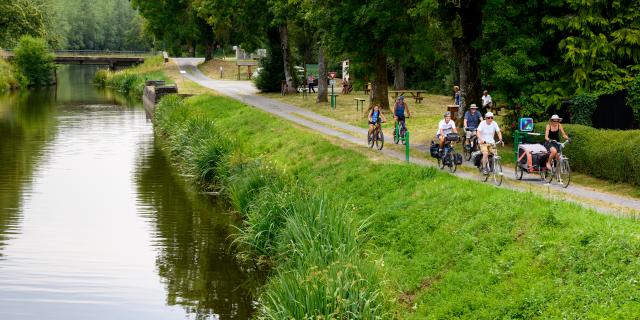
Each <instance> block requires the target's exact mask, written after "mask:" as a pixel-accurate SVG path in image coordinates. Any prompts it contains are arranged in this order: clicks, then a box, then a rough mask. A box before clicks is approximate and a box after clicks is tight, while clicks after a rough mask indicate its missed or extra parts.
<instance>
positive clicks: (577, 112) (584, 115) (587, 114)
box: [570, 93, 598, 127]
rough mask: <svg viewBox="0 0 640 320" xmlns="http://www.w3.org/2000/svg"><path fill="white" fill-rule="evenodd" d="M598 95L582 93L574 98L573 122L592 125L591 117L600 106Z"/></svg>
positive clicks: (571, 108)
mask: <svg viewBox="0 0 640 320" xmlns="http://www.w3.org/2000/svg"><path fill="white" fill-rule="evenodd" d="M597 101H598V97H597V96H595V95H592V94H588V93H581V94H579V95H577V96H575V97H574V98H573V101H572V104H571V107H570V110H571V122H572V123H575V124H581V125H585V126H589V127H591V126H592V125H593V123H592V121H591V117H592V116H593V112H594V111H595V110H596V108H597V107H598V104H597Z"/></svg>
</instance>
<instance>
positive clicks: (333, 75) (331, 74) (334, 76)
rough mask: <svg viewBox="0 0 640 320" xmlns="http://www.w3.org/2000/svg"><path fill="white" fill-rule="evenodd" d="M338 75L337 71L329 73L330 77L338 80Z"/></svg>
mask: <svg viewBox="0 0 640 320" xmlns="http://www.w3.org/2000/svg"><path fill="white" fill-rule="evenodd" d="M336 74H338V73H337V72H335V71H329V77H331V79H335V78H336Z"/></svg>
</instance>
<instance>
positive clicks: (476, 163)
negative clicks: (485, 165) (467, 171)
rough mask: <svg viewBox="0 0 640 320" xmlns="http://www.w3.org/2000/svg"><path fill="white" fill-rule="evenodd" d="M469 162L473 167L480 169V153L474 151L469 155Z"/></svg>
mask: <svg viewBox="0 0 640 320" xmlns="http://www.w3.org/2000/svg"><path fill="white" fill-rule="evenodd" d="M471 161H472V162H473V165H474V166H476V167H478V168H480V163H481V162H482V151H474V152H473V153H472V154H471Z"/></svg>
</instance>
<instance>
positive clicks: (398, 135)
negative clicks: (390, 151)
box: [393, 126, 400, 144]
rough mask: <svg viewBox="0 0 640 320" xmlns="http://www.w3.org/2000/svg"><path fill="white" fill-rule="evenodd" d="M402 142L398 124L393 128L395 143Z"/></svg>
mask: <svg viewBox="0 0 640 320" xmlns="http://www.w3.org/2000/svg"><path fill="white" fill-rule="evenodd" d="M398 142H400V133H399V132H398V127H397V126H396V127H395V128H394V129H393V143H395V144H398Z"/></svg>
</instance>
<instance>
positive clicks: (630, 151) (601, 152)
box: [564, 125, 640, 186]
mask: <svg viewBox="0 0 640 320" xmlns="http://www.w3.org/2000/svg"><path fill="white" fill-rule="evenodd" d="M564 127H565V131H566V132H567V134H568V135H569V137H571V143H570V144H569V145H567V147H566V148H565V150H564V153H565V154H566V155H567V156H568V157H569V159H570V161H571V162H570V163H571V167H572V169H575V170H576V171H579V172H582V173H585V174H588V175H591V176H594V177H598V178H602V179H606V180H610V181H614V182H628V183H631V184H633V185H636V186H639V185H640V148H639V147H638V146H640V130H629V131H620V130H602V129H594V128H590V127H585V126H581V125H564Z"/></svg>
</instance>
